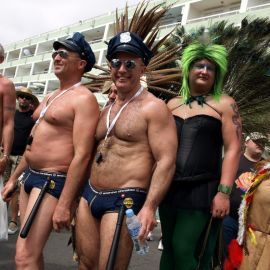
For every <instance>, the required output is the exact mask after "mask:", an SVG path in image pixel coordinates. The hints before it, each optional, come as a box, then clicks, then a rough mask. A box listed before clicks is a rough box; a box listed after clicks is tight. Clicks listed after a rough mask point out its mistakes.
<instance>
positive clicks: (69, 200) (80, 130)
mask: <svg viewBox="0 0 270 270" xmlns="http://www.w3.org/2000/svg"><path fill="white" fill-rule="evenodd" d="M98 117H99V107H98V104H97V101H96V98H95V96H94V95H92V94H90V95H89V93H87V95H82V96H79V97H78V100H77V103H76V108H75V118H74V124H73V146H74V157H73V159H72V161H71V164H70V166H69V169H68V172H67V178H66V182H65V185H64V188H63V191H62V193H61V196H60V198H59V201H58V204H57V206H56V208H55V211H54V214H53V227H54V229H55V230H56V231H59V230H60V229H61V228H64V227H66V228H69V225H70V222H71V218H72V213H71V208H72V205H73V203H74V201H75V199H76V196H77V195H78V191H79V190H80V188H81V187H82V185H83V182H84V180H85V174H86V171H87V167H88V163H89V161H90V160H91V155H92V152H93V148H94V142H95V130H96V126H97V122H98Z"/></svg>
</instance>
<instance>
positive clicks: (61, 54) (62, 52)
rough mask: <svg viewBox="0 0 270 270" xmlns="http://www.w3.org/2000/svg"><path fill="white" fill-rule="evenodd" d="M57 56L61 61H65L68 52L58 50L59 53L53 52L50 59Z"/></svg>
mask: <svg viewBox="0 0 270 270" xmlns="http://www.w3.org/2000/svg"><path fill="white" fill-rule="evenodd" d="M58 54H59V56H60V57H61V58H63V59H67V58H68V52H67V51H64V50H59V51H55V52H53V53H52V58H53V59H54V58H55V57H56V56H57V55H58Z"/></svg>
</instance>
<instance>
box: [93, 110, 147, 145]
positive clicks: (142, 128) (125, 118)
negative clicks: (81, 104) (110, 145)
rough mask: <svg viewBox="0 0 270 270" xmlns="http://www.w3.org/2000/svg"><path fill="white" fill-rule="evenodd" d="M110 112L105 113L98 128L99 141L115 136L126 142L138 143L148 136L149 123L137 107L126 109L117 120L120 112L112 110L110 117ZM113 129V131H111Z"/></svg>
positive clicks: (97, 136)
mask: <svg viewBox="0 0 270 270" xmlns="http://www.w3.org/2000/svg"><path fill="white" fill-rule="evenodd" d="M108 113H109V112H108V111H107V112H105V113H103V114H102V116H101V118H100V120H99V123H98V127H97V131H96V138H97V140H98V141H100V140H102V139H104V138H105V136H106V134H107V133H108V132H109V134H108V136H115V137H116V138H118V139H120V140H124V141H137V140H140V139H142V138H143V137H145V136H146V133H147V123H146V119H145V117H144V115H143V113H142V112H141V111H140V110H139V108H137V107H134V106H132V107H130V108H126V109H125V110H123V111H122V113H121V114H120V115H119V117H118V118H117V119H116V121H115V118H116V116H117V113H118V111H117V110H114V111H113V110H112V111H111V114H110V117H108ZM110 129H111V130H110Z"/></svg>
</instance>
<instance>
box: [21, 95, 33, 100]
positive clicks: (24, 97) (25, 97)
mask: <svg viewBox="0 0 270 270" xmlns="http://www.w3.org/2000/svg"><path fill="white" fill-rule="evenodd" d="M18 97H19V98H21V99H26V100H32V98H31V97H29V96H26V95H18Z"/></svg>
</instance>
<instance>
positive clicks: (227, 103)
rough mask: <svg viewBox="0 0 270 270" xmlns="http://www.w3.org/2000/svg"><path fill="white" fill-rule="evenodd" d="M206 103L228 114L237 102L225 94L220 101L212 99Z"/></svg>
mask: <svg viewBox="0 0 270 270" xmlns="http://www.w3.org/2000/svg"><path fill="white" fill-rule="evenodd" d="M206 102H207V103H208V104H209V105H211V106H213V107H215V108H216V109H217V110H219V111H220V112H221V113H224V112H226V111H228V110H231V109H232V107H234V106H235V105H236V102H235V100H234V99H233V98H232V97H231V96H228V95H225V94H223V95H221V97H220V98H219V99H218V100H216V99H214V98H213V97H211V98H210V99H208V100H207V101H206Z"/></svg>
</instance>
